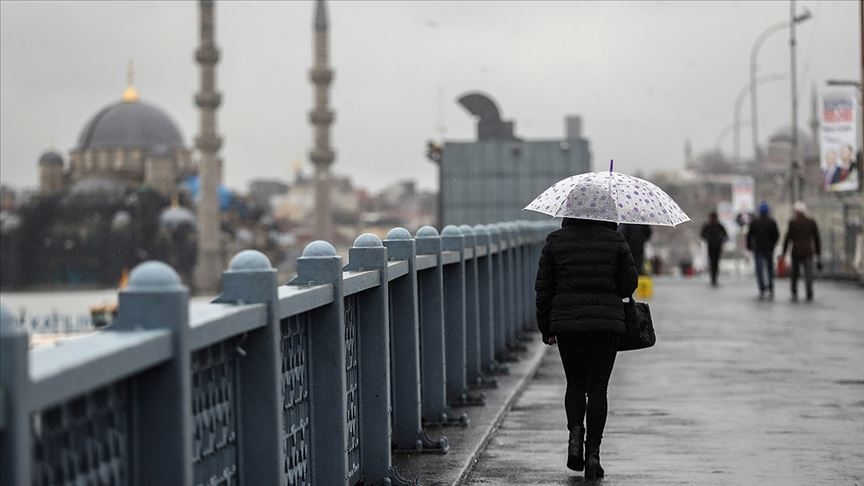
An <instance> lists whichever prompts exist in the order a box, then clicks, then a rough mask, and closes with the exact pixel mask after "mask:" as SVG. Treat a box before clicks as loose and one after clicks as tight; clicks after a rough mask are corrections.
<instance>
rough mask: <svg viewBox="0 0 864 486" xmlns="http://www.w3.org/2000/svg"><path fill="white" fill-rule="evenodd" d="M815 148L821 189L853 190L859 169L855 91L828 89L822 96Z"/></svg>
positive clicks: (858, 179)
mask: <svg viewBox="0 0 864 486" xmlns="http://www.w3.org/2000/svg"><path fill="white" fill-rule="evenodd" d="M820 107H821V110H820V125H819V148H820V151H821V154H820V167H821V168H822V187H823V188H825V190H827V191H832V192H838V191H857V190H858V184H859V183H860V179H861V167H859V166H858V165H859V164H858V162H857V160H856V155H857V153H858V150H860V148H861V147H858V146H857V144H858V141H857V138H856V135H857V133H858V132H857V125H856V124H857V122H858V120H857V119H856V118H857V116H856V113H857V107H856V100H855V91H854V90H852V89H849V90H840V89H832V90H830V91H826V92H824V93H822V97H821V104H820Z"/></svg>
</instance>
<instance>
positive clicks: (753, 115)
mask: <svg viewBox="0 0 864 486" xmlns="http://www.w3.org/2000/svg"><path fill="white" fill-rule="evenodd" d="M793 8H794V5H793ZM812 16H813V15H812V14H811V13H810V11H809V10H807V9H806V8H805V9H804V13H802V14H801V15H798V16H797V17H793V18H792V20H791V21H783V22H778V23H776V24H774V25H772V26H770V27H768V28H767V29H765V30H764V31H763V32H762V33H761V34H759V37H757V38H756V42H754V43H753V47H752V48H751V49H750V119H751V120H752V129H753V158H754V159H755V161H756V166H757V167H760V168H761V166H762V157H761V156H760V154H759V117H758V115H757V110H758V105H757V102H756V85H757V81H756V56H757V55H758V54H759V48H760V47H762V43H763V42H765V39H767V38H768V36H770V35H771V34H773V33H775V32H779V31H781V30H783V29H785V28H788V27H790V26H792V25H794V24H800V23H801V22H804V21H806V20H808V19H810V18H811V17H812Z"/></svg>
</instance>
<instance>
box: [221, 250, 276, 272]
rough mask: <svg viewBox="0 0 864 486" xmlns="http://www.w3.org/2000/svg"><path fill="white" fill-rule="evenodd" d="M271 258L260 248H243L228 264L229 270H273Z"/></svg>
mask: <svg viewBox="0 0 864 486" xmlns="http://www.w3.org/2000/svg"><path fill="white" fill-rule="evenodd" d="M272 269H273V266H272V265H271V264H270V259H269V258H267V255H265V254H263V253H261V252H260V251H258V250H243V251H241V252H240V253H238V254H236V255H234V258H232V259H231V262H230V263H229V264H228V270H230V271H232V272H254V271H258V270H272Z"/></svg>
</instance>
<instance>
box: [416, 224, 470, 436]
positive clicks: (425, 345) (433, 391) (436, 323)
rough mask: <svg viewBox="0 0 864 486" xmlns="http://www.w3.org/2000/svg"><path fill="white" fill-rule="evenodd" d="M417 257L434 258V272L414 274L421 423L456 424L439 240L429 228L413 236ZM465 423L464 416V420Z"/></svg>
mask: <svg viewBox="0 0 864 486" xmlns="http://www.w3.org/2000/svg"><path fill="white" fill-rule="evenodd" d="M415 240H416V243H417V254H418V255H434V256H435V259H436V264H435V267H434V268H430V269H426V270H423V271H422V272H418V274H417V284H418V289H419V290H418V293H417V295H418V299H419V303H420V336H421V338H420V358H421V363H422V373H421V374H422V390H423V408H422V410H423V420H425V421H426V422H428V423H430V424H436V425H443V424H447V423H450V422H451V421H452V420H456V419H455V418H454V417H451V415H452V411H451V410H450V408H449V407H448V406H447V382H446V376H447V372H446V370H447V367H446V366H447V365H446V354H445V349H444V287H443V267H442V264H441V238H440V237H439V236H438V231H437V230H436V229H435V228H433V227H431V226H423V227H422V228H420V229H419V230H417V234H416V235H415ZM464 420H465V423H467V416H465V417H464Z"/></svg>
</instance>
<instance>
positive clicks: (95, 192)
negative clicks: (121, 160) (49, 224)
mask: <svg viewBox="0 0 864 486" xmlns="http://www.w3.org/2000/svg"><path fill="white" fill-rule="evenodd" d="M125 194H126V186H124V185H123V184H122V183H120V182H117V181H116V180H114V179H111V178H110V177H104V176H97V175H93V176H89V177H85V178H83V179H80V180H78V181H76V182H75V183H74V184H72V187H70V188H69V192H68V196H69V197H70V198H91V199H92V198H100V199H104V200H106V201H115V200H122V199H123V196H124V195H125Z"/></svg>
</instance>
